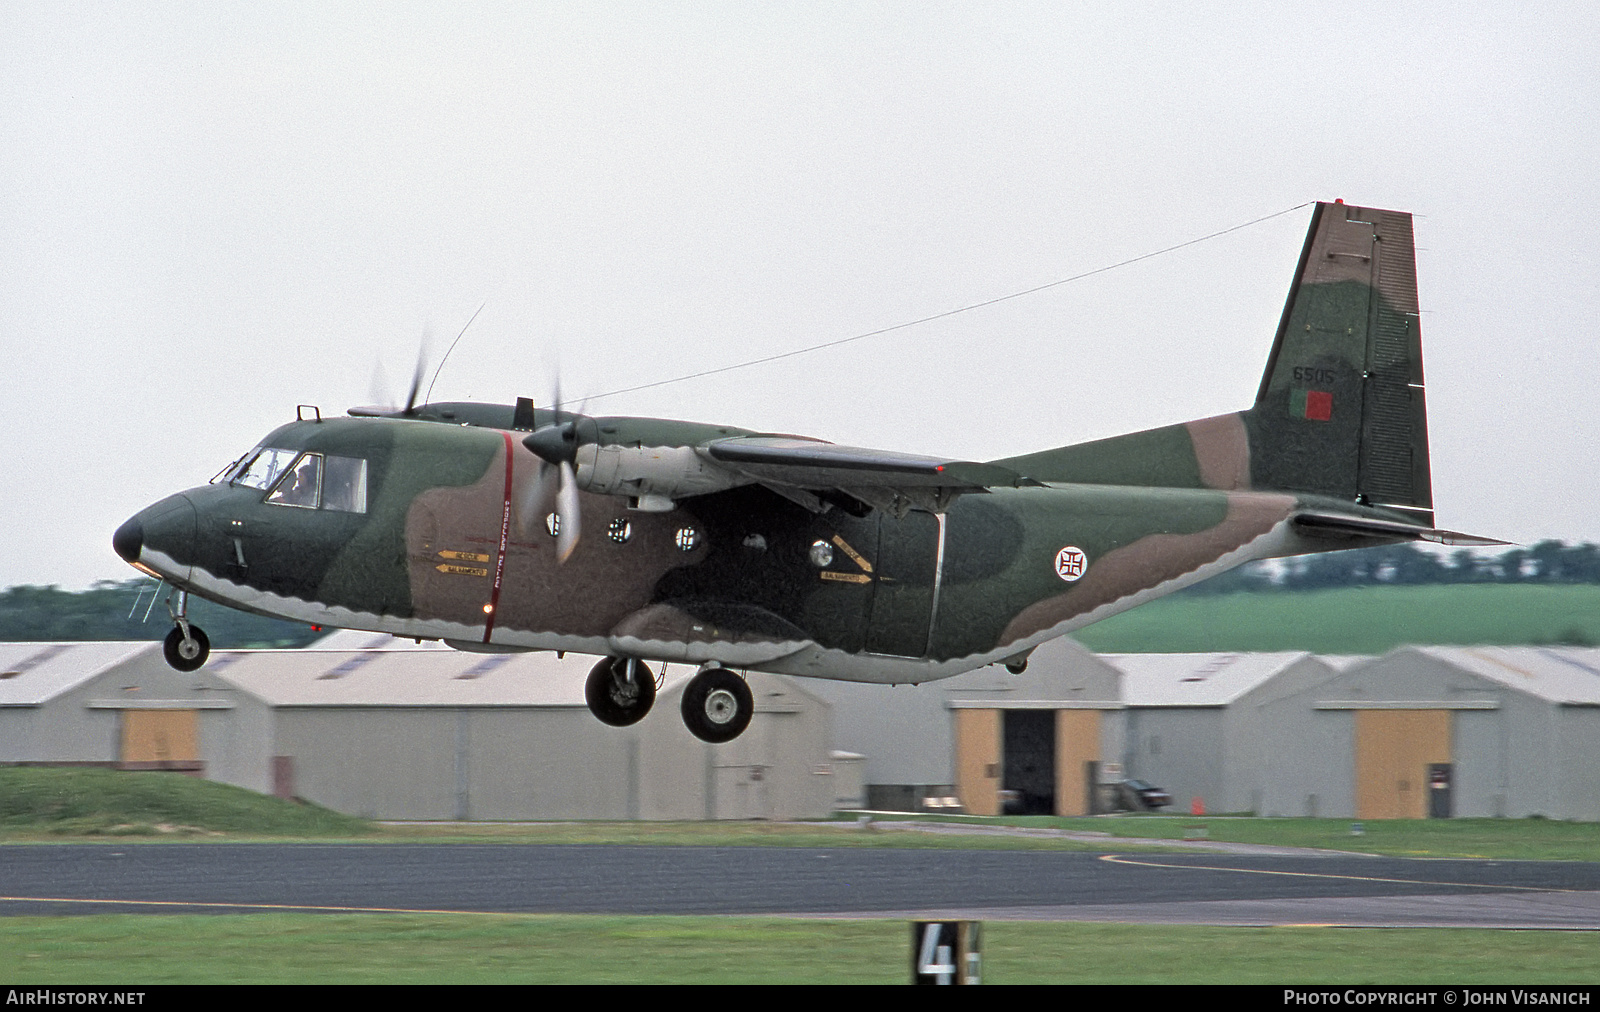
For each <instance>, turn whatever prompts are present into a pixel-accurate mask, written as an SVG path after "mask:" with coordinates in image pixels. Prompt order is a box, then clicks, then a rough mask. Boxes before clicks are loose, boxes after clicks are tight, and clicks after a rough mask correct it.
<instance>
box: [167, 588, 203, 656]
mask: <svg viewBox="0 0 1600 1012" xmlns="http://www.w3.org/2000/svg"><path fill="white" fill-rule="evenodd" d="M176 593H177V595H178V607H177V608H176V609H174V608H173V607H172V594H171V593H169V594H168V595H167V614H169V615H171V616H172V624H173V629H172V631H171V632H169V633H167V638H166V640H165V641H164V642H163V643H162V644H161V652H162V653H163V654H165V655H166V658H167V663H168V664H170V665H172V666H173V667H174V668H176V669H178V670H179V671H195V670H198V669H199V667H200V665H202V664H204V663H205V662H206V658H208V657H210V656H211V640H210V638H209V637H207V636H206V634H205V631H204V630H202V629H201V628H200V627H199V626H197V625H193V624H191V623H190V622H189V592H188V591H186V590H179V591H176Z"/></svg>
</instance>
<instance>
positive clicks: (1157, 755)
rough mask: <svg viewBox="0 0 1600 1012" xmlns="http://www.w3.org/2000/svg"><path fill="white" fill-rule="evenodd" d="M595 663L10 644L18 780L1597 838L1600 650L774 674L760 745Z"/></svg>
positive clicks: (651, 813) (607, 806)
mask: <svg viewBox="0 0 1600 1012" xmlns="http://www.w3.org/2000/svg"><path fill="white" fill-rule="evenodd" d="M592 663H593V658H588V657H578V656H569V657H566V658H558V657H555V656H554V655H550V654H491V655H482V654H459V653H456V652H454V651H451V650H448V649H444V648H434V649H429V648H426V647H425V648H421V649H418V648H414V647H411V646H410V645H409V644H402V642H401V641H395V640H392V639H391V638H389V637H375V636H372V635H370V634H364V633H341V634H336V636H335V637H333V638H331V639H329V640H325V641H322V643H321V644H319V645H318V646H317V647H315V648H312V649H307V650H300V651H218V652H216V653H215V654H214V655H213V659H212V661H211V663H210V664H208V665H207V666H206V667H204V668H202V669H201V670H199V671H197V672H193V673H190V674H182V673H179V672H175V671H173V670H172V669H171V668H169V667H167V665H166V663H165V662H164V661H163V659H162V657H161V650H160V645H159V644H156V643H54V644H52V643H11V644H0V763H12V764H15V763H48V764H77V763H81V764H94V765H107V766H118V767H122V768H127V769H165V770H174V771H180V772H186V773H190V774H193V775H202V776H206V777H208V778H210V779H215V780H219V781H223V782H227V783H233V784H238V785H240V786H244V787H248V788H251V789H253V790H258V791H262V792H267V793H276V794H279V795H282V796H297V797H302V798H306V799H308V800H312V801H316V802H318V803H320V804H324V805H327V806H329V807H331V808H334V809H337V810H339V811H344V812H348V813H351V814H356V815H365V816H369V817H376V818H380V819H396V820H419V821H431V820H451V819H473V820H486V821H493V820H522V819H528V820H547V819H630V818H632V819H741V818H766V819H776V818H796V817H800V818H803V817H817V816H821V815H825V814H826V813H828V812H829V811H832V810H835V809H840V808H847V809H857V808H875V809H890V810H900V811H923V812H926V811H940V810H947V811H948V810H964V811H967V812H971V813H974V814H994V813H999V812H1002V811H1007V810H1011V811H1035V812H1055V813H1059V814H1084V813H1089V812H1092V811H1096V810H1103V808H1104V807H1105V805H1106V803H1107V802H1108V800H1110V799H1111V798H1112V795H1111V794H1108V788H1109V785H1110V784H1111V783H1113V782H1115V781H1117V780H1120V779H1123V778H1129V777H1131V778H1138V779H1142V780H1146V781H1149V782H1150V783H1152V784H1154V785H1156V786H1157V787H1160V788H1163V789H1165V790H1166V791H1168V792H1170V794H1171V795H1172V796H1173V799H1174V805H1173V809H1171V810H1173V811H1180V812H1181V811H1187V810H1188V808H1189V806H1190V804H1191V803H1192V801H1193V799H1199V801H1200V802H1201V804H1202V805H1203V806H1204V808H1205V809H1206V810H1207V811H1209V812H1212V813H1216V812H1228V811H1235V812H1243V811H1253V812H1258V813H1260V814H1264V815H1291V816H1300V815H1314V816H1322V817H1334V818H1360V819H1377V818H1396V817H1411V818H1421V817H1425V816H1428V815H1430V814H1432V815H1454V816H1477V817H1492V816H1526V815H1542V816H1546V817H1550V818H1565V819H1583V820H1596V821H1600V758H1597V757H1596V754H1595V752H1594V748H1593V743H1594V742H1595V741H1597V740H1600V650H1595V649H1579V648H1542V647H1518V648H1493V647H1425V648H1423V647H1412V648H1402V649H1398V650H1395V651H1392V652H1390V653H1389V654H1386V655H1384V656H1382V657H1377V658H1337V657H1314V656H1311V655H1307V654H1298V653H1286V654H1165V655H1163V654H1144V655H1105V656H1098V655H1095V654H1093V653H1091V652H1090V651H1088V650H1086V649H1084V648H1083V647H1081V646H1079V645H1078V644H1076V643H1075V642H1073V641H1071V640H1059V641H1056V642H1053V643H1049V644H1045V645H1044V646H1041V647H1040V648H1039V649H1038V650H1037V651H1036V652H1035V653H1034V655H1033V658H1032V661H1031V663H1030V664H1029V665H1028V667H1027V669H1026V670H1025V671H1023V672H1021V673H1018V674H1013V673H1011V672H1009V671H1007V670H1005V669H1004V668H1002V667H999V666H993V667H989V668H985V669H982V670H980V671H975V672H969V673H967V674H965V675H961V676H958V677H957V678H953V679H948V680H944V681H939V682H931V683H926V684H923V685H920V686H909V685H902V686H884V685H858V684H851V683H840V682H824V681H811V680H803V679H788V678H784V677H781V676H776V675H760V674H752V676H751V685H752V688H753V689H754V691H755V696H756V701H757V709H756V715H755V719H754V721H753V722H752V724H751V727H750V729H749V730H748V731H747V732H746V733H745V734H744V735H743V736H742V737H740V738H739V739H737V740H736V741H734V742H732V743H729V744H727V745H721V746H711V745H706V744H703V743H701V742H699V741H698V740H696V739H694V738H692V737H691V736H689V735H688V734H687V733H686V732H685V731H684V729H683V727H682V725H681V722H680V721H679V720H678V714H677V709H678V702H679V694H680V693H681V687H682V684H683V682H684V681H685V680H686V677H687V676H688V675H689V674H690V673H691V671H690V669H689V668H687V667H683V668H681V669H677V670H672V671H669V672H668V675H667V677H666V679H665V682H664V685H663V688H662V690H661V694H660V696H659V698H658V700H657V703H656V708H655V710H654V711H653V712H652V713H651V715H650V716H649V717H647V718H646V719H645V720H644V721H642V722H641V723H640V724H638V725H636V726H634V727H632V728H610V727H606V726H605V725H602V724H600V723H598V722H597V721H595V720H594V718H593V717H592V716H591V715H590V714H589V712H588V710H587V708H586V706H585V704H584V701H583V680H584V677H585V676H586V674H587V672H588V669H589V667H590V666H591V664H592Z"/></svg>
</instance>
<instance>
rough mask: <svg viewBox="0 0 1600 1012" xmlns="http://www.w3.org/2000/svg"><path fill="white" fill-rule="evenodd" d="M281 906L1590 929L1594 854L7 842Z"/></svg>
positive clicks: (126, 885) (156, 883) (108, 888)
mask: <svg viewBox="0 0 1600 1012" xmlns="http://www.w3.org/2000/svg"><path fill="white" fill-rule="evenodd" d="M283 909H290V910H312V911H317V910H321V911H352V910H356V911H374V910H405V911H453V912H528V913H605V914H785V915H800V916H813V917H815V916H845V917H864V916H886V917H925V916H926V917H933V916H937V917H946V916H948V917H967V918H976V919H983V920H997V919H1045V920H1082V921H1122V922H1144V923H1174V924H1350V925H1374V926H1422V925H1428V926H1433V925H1442V926H1478V927H1526V928H1569V929H1586V930H1600V863H1587V862H1585V863H1579V862H1540V861H1440V860H1408V859H1402V858H1375V857H1362V856H1358V855H1330V854H1326V853H1316V852H1312V853H1307V854H1299V855H1288V854H1281V853H1280V854H1232V853H1224V854H1217V853H1206V854H1198V853H1196V854H1170V855H1169V854H1093V853H1059V852H1051V851H998V850H917V849H898V848H789V847H686V846H668V847H647V846H559V845H558V846H552V845H520V844H508V845H481V844H420V843H410V844H230V843H217V844H136V845H115V844H113V845H104V844H87V845H84V844H69V845H28V846H20V845H18V846H4V847H0V914H11V915H17V914H62V913H91V912H111V911H116V912H144V913H193V912H201V911H213V912H243V911H260V910H283Z"/></svg>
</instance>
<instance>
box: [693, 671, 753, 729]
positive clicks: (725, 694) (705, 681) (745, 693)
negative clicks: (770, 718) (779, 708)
mask: <svg viewBox="0 0 1600 1012" xmlns="http://www.w3.org/2000/svg"><path fill="white" fill-rule="evenodd" d="M755 708H756V702H755V697H754V696H752V695H751V694H750V686H749V685H748V684H746V683H745V680H744V679H743V678H740V677H739V676H738V675H736V674H734V673H733V672H731V671H729V670H728V669H727V668H706V669H705V670H704V671H702V672H700V673H699V674H698V675H695V676H694V677H693V678H691V679H690V680H689V684H688V685H687V686H686V687H685V688H684V690H683V722H684V724H685V725H686V726H687V727H688V728H689V732H690V733H691V734H693V735H694V736H695V737H696V738H699V739H700V740H701V741H708V742H711V743H712V744H713V745H720V744H721V743H723V742H725V741H732V740H733V739H735V738H737V737H739V735H741V734H743V733H744V729H745V728H747V727H749V726H750V717H751V715H752V714H753V713H754V712H755Z"/></svg>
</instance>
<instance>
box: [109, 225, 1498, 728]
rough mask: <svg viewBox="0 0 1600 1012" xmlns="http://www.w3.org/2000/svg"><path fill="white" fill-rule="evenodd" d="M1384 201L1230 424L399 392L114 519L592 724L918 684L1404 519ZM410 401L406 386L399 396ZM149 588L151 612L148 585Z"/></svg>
mask: <svg viewBox="0 0 1600 1012" xmlns="http://www.w3.org/2000/svg"><path fill="white" fill-rule="evenodd" d="M1417 312H1418V311H1417V287H1416V265H1415V256H1414V253H1413V244H1412V232H1411V216H1410V215H1409V214H1405V213H1401V212H1395V211H1383V210H1376V209H1369V208H1361V207H1354V206H1350V205H1345V204H1343V203H1332V204H1328V203H1319V204H1317V205H1316V208H1315V211H1314V212H1313V214H1312V218H1311V228H1310V232H1309V234H1308V235H1307V237H1306V243H1305V248H1304V250H1303V252H1302V253H1301V255H1300V265H1299V269H1298V272H1297V275H1296V277H1295V281H1294V284H1293V287H1292V288H1291V290H1290V292H1289V298H1288V302H1287V304H1286V305H1285V307H1284V311H1283V317H1282V320H1281V322H1280V323H1279V325H1278V333H1277V338H1276V340H1275V341H1274V343H1273V346H1272V352H1271V355H1270V357H1269V358H1268V360H1267V369H1266V374H1265V376H1264V377H1263V378H1262V381H1261V387H1260V391H1259V392H1258V393H1257V395H1256V401H1255V404H1254V406H1253V407H1250V408H1249V409H1247V410H1244V411H1238V412H1234V413H1232V414H1225V415H1218V416H1217V417H1214V418H1204V419H1200V420H1198V421H1192V422H1187V423H1184V424H1181V425H1169V426H1166V427H1163V428H1156V429H1150V430H1147V431H1144V432H1137V433H1133V434H1131V435H1126V436H1118V437H1114V438H1110V439H1101V440H1096V441H1094V442H1088V443H1079V444H1077V445H1072V446H1065V447H1061V448H1058V449H1051V450H1044V451H1041V452H1038V453H1030V454H1026V455H1024V456H1020V457H1011V458H1007V459H1004V460H995V461H991V462H987V463H977V462H972V461H962V460H950V459H946V458H943V457H927V456H916V455H912V454H907V453H899V452H890V451H883V450H872V449H862V448H858V447H851V446H837V445H834V444H832V443H828V442H824V441H822V440H817V439H810V438H804V437H799V436H790V435H774V434H770V433H760V432H752V431H749V430H746V429H739V428H734V427H731V426H724V425H706V424H699V423H694V422H684V421H671V420H666V419H657V418H629V417H594V416H589V415H585V414H581V413H575V412H570V411H564V410H561V408H560V406H559V404H558V405H556V406H554V407H552V408H536V407H534V405H533V403H532V401H530V400H528V399H526V398H524V399H520V400H518V401H517V403H516V404H514V405H511V404H507V405H499V404H479V403H425V404H420V405H418V404H414V403H408V404H407V405H406V406H405V407H403V408H396V409H377V408H354V409H351V411H350V416H349V417H343V418H324V417H322V416H321V413H320V412H319V411H317V410H316V409H314V408H306V407H302V408H301V409H300V411H299V413H298V418H297V420H296V421H294V422H291V423H289V424H287V425H284V426H283V427H281V428H279V429H277V430H275V431H273V432H272V433H270V434H269V435H268V436H267V437H266V438H265V439H264V440H262V442H261V444H260V445H259V446H257V447H255V448H254V449H252V450H250V451H249V452H248V453H246V454H244V456H242V457H240V458H239V459H238V460H237V461H235V462H234V463H233V464H231V465H230V466H228V467H227V468H224V469H223V471H222V472H221V473H220V474H218V475H217V477H216V478H214V479H213V480H212V482H211V484H209V485H207V486H205V487H201V488H194V489H190V490H188V491H186V492H182V493H179V494H177V495H173V496H170V497H168V498H166V499H163V500H161V501H160V502H158V503H156V504H155V505H153V506H151V507H149V508H148V509H145V510H144V511H142V512H140V513H139V514H138V515H137V516H135V517H133V518H132V519H130V520H129V521H128V522H127V523H125V524H123V525H122V526H121V527H120V528H119V529H118V530H117V532H116V534H115V536H114V537H113V539H112V544H113V546H114V547H115V549H116V551H117V554H119V555H120V556H122V558H124V559H125V560H127V561H128V562H130V563H132V564H133V565H134V566H135V567H136V568H138V569H140V570H141V571H143V572H145V573H148V574H150V575H151V576H154V577H156V578H158V579H160V580H163V581H165V582H166V583H167V584H169V585H170V587H171V588H172V589H171V591H169V594H168V609H169V611H170V612H171V613H172V617H173V621H174V628H173V630H172V631H171V633H169V634H168V636H167V640H166V656H167V660H168V661H169V662H170V663H171V664H172V665H173V666H174V667H176V668H179V669H180V670H193V669H195V668H198V667H199V666H200V665H202V664H203V663H205V660H206V656H207V654H208V652H209V645H208V641H207V639H206V636H205V634H204V633H203V632H202V631H201V630H200V629H199V628H197V627H196V626H195V625H194V624H193V623H191V622H189V621H188V618H187V616H186V604H187V601H188V595H189V594H198V595H200V596H201V597H204V598H207V599H209V600H212V601H216V602H218V603H221V604H225V605H229V606H231V607H235V608H242V609H245V610H247V611H254V612H259V613H262V614H265V615H272V616H277V617H281V618H287V619H293V620H298V621H303V622H308V623H311V624H315V625H326V626H333V627H339V628H354V629H366V630H373V631H381V632H388V633H392V634H394V635H396V636H403V637H415V638H417V639H419V640H420V639H441V640H443V641H444V642H445V643H447V644H449V645H450V646H453V647H456V648H458V649H461V650H476V651H516V650H557V651H568V650H570V651H575V652H580V653H589V654H596V655H602V657H603V659H602V660H601V661H600V662H599V663H598V664H597V665H595V667H594V670H593V671H592V673H591V674H590V676H589V679H588V683H587V698H588V702H589V707H590V709H591V710H592V711H593V713H594V715H595V716H596V717H598V718H599V719H600V720H602V721H604V722H605V723H607V724H611V725H615V726H625V725H628V724H632V723H635V722H636V721H638V720H640V719H641V718H642V717H644V715H645V714H646V713H648V712H649V710H650V707H651V704H652V703H653V702H654V700H655V695H656V689H657V682H656V677H655V674H654V673H653V672H652V671H651V669H650V668H649V667H648V666H647V664H646V662H684V663H688V664H694V665H698V666H699V668H700V670H699V673H698V674H696V675H695V676H694V678H693V679H692V681H691V682H690V683H689V686H688V688H687V690H686V692H685V693H684V697H683V704H682V714H683V719H684V722H685V723H686V724H687V725H688V727H689V730H690V731H691V732H693V733H694V734H695V735H696V736H698V737H699V738H701V739H703V740H705V741H709V742H723V741H729V740H731V739H733V738H735V737H736V736H738V735H739V733H740V732H742V731H743V730H744V729H745V727H746V726H747V725H748V724H749V722H750V717H751V712H752V708H753V701H752V697H751V693H750V690H749V688H748V687H747V686H746V684H745V681H744V679H743V678H742V677H740V675H739V674H737V673H736V670H739V669H742V670H745V671H749V670H757V671H773V672H782V673H785V674H790V675H806V676H811V677H817V678H835V679H845V680H851V681H862V682H887V683H899V682H924V681H928V680H931V679H937V678H946V677H949V676H951V675H955V674H959V673H961V672H963V671H968V670H971V669H973V668H977V667H980V666H982V665H986V664H995V663H1003V664H1006V665H1007V666H1009V667H1010V668H1011V669H1012V670H1014V671H1020V670H1021V669H1022V667H1023V666H1024V665H1025V664H1026V662H1027V658H1028V654H1029V652H1030V651H1032V650H1033V649H1034V648H1035V647H1037V646H1038V645H1039V644H1040V643H1043V642H1045V641H1046V640H1049V639H1052V638H1054V637H1057V636H1061V635H1063V634H1066V633H1069V632H1071V631H1073V630H1075V629H1078V628H1081V627H1083V626H1085V625H1088V624H1089V623H1091V622H1095V621H1098V620H1099V619H1102V618H1105V617H1107V616H1109V615H1113V614H1116V613H1117V612H1120V611H1124V610H1126V609H1128V608H1132V607H1134V606H1135V605H1138V604H1141V603H1143V602H1145V601H1149V600H1151V599H1153V598H1156V597H1160V596H1162V595H1164V594H1168V593H1171V592H1172V591H1175V590H1178V589H1180V588H1182V587H1187V586H1189V585H1190V584H1193V583H1197V582H1199V581H1200V580H1204V579H1206V578H1207V577H1210V576H1214V575H1216V574H1218V573H1221V572H1224V571H1225V570H1228V569H1231V568H1233V567H1235V566H1238V565H1240V564H1241V563H1245V562H1249V561H1251V560H1253V559H1263V558H1271V557H1277V556H1288V555H1299V554H1304V553H1309V552H1322V551H1334V550H1338V549H1345V548H1358V547H1365V546H1369V545H1379V544H1386V543H1393V542H1398V541H1406V540H1423V541H1434V542H1440V543H1444V544H1499V543H1501V542H1495V541H1491V540H1489V539H1482V538H1473V537H1469V536H1467V535H1460V534H1455V533H1452V532H1449V531H1442V530H1437V529H1435V528H1434V526H1433V503H1432V491H1431V482H1430V478H1429V470H1428V440H1427V424H1426V415H1425V411H1424V403H1423V382H1422V345H1421V336H1420V331H1419V329H1418V315H1417ZM412 400H413V401H414V400H415V385H414V386H413V396H412ZM174 597H175V598H176V606H175V607H174V605H173V599H174Z"/></svg>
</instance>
